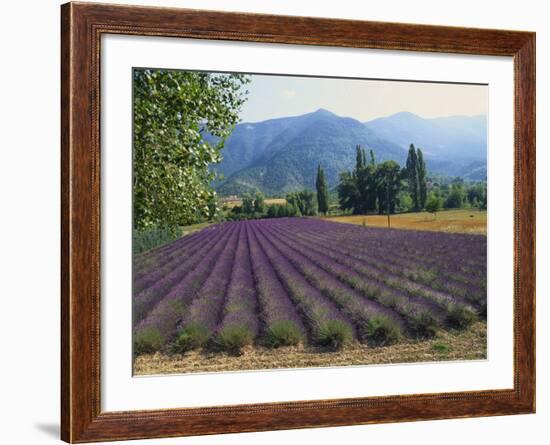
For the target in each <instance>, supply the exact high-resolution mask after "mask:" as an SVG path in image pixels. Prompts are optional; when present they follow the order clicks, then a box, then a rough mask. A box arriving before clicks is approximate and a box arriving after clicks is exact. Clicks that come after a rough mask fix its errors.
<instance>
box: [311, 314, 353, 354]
mask: <svg viewBox="0 0 550 445" xmlns="http://www.w3.org/2000/svg"><path fill="white" fill-rule="evenodd" d="M352 338H353V334H352V331H351V327H350V326H349V325H348V324H347V323H345V322H343V321H341V320H329V321H327V322H325V323H324V324H322V325H321V326H320V328H319V331H318V333H317V338H316V340H317V341H316V343H317V344H318V345H320V346H324V347H327V348H330V349H333V350H337V349H341V348H342V347H343V346H344V345H345V344H347V343H349V342H350V341H351V340H352Z"/></svg>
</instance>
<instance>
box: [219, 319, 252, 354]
mask: <svg viewBox="0 0 550 445" xmlns="http://www.w3.org/2000/svg"><path fill="white" fill-rule="evenodd" d="M252 339H253V335H252V332H251V331H250V329H249V328H248V327H246V326H243V325H229V326H226V327H224V328H223V329H222V330H221V331H220V333H219V334H218V338H217V339H216V343H217V344H218V346H219V347H220V348H221V349H223V350H224V351H227V352H229V353H230V354H234V355H240V354H241V353H242V348H243V347H244V346H247V345H249V344H251V343H252Z"/></svg>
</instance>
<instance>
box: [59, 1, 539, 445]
mask: <svg viewBox="0 0 550 445" xmlns="http://www.w3.org/2000/svg"><path fill="white" fill-rule="evenodd" d="M61 18H62V20H61V32H62V46H61V63H62V67H61V68H62V70H61V71H62V78H61V86H62V88H61V103H62V107H61V110H62V128H61V145H62V147H61V148H62V160H61V162H62V178H61V185H62V187H61V189H62V190H61V193H62V228H61V230H62V245H61V252H62V265H61V266H62V267H61V269H62V276H61V282H62V295H61V306H62V307H61V309H62V342H61V345H62V351H61V352H62V376H61V390H62V394H61V399H62V413H61V416H62V419H61V420H62V421H61V425H62V427H61V435H62V439H63V440H65V441H67V442H71V443H73V442H94V441H105V440H123V439H139V438H154V437H175V436H185V435H200V434H216V433H228V432H245V431H263V430H277V429H289V428H306V427H320V426H339V425H354V424H367V423H378V422H400V421H412V420H425V419H441V418H457V417H474V416H492V415H508V414H522V413H533V412H534V411H535V229H534V226H535V34H534V33H530V32H518V31H503V30H488V29H467V28H450V27H438V26H425V25H422V26H421V25H408V24H395V23H380V22H362V21H349V20H334V19H319V18H307V17H287V16H269V15H255V14H241V13H225V12H223V13H222V12H214V11H198V10H186V9H173V8H148V7H137V6H135V7H134V6H117V5H106V4H101V5H100V4H91V3H86V4H81V3H67V4H65V5H63V6H62V8H61Z"/></svg>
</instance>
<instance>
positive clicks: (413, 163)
mask: <svg viewBox="0 0 550 445" xmlns="http://www.w3.org/2000/svg"><path fill="white" fill-rule="evenodd" d="M405 169H406V174H407V182H408V184H409V193H410V194H411V198H412V200H413V204H414V208H415V210H418V209H420V183H419V180H418V170H419V168H418V156H417V153H416V149H415V148H414V145H413V144H411V146H410V148H409V155H408V156H407V164H406V167H405Z"/></svg>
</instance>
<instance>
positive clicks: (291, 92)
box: [283, 90, 296, 98]
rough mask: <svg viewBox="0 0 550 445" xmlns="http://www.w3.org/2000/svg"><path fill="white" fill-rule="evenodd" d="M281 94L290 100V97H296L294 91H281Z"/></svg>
mask: <svg viewBox="0 0 550 445" xmlns="http://www.w3.org/2000/svg"><path fill="white" fill-rule="evenodd" d="M283 94H284V95H285V96H286V97H288V98H292V97H294V96H296V91H294V90H283Z"/></svg>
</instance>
